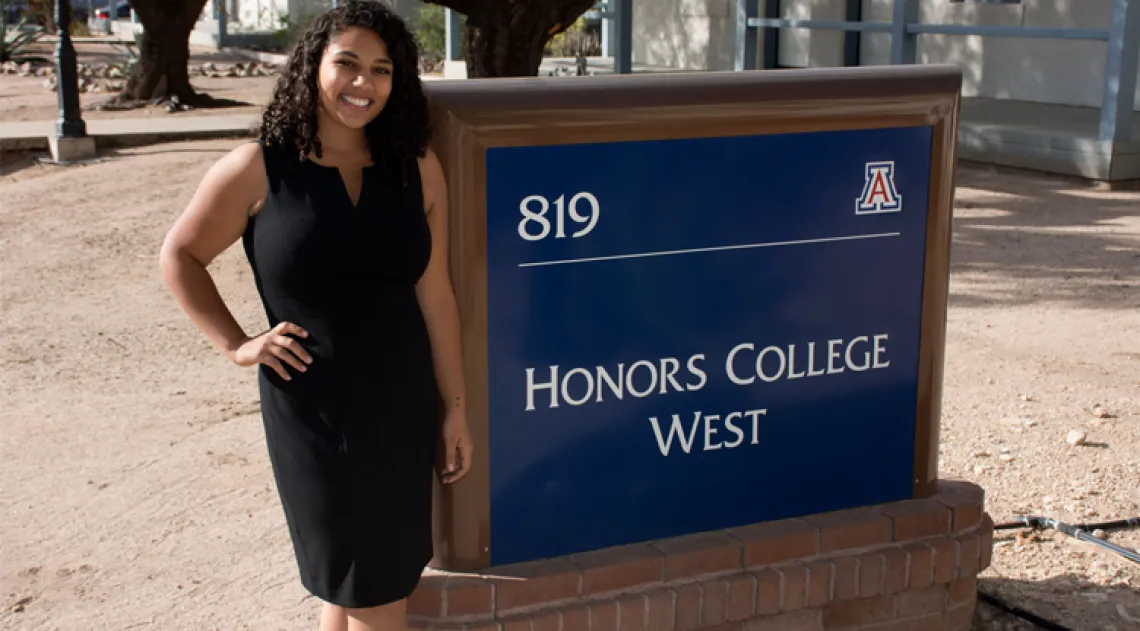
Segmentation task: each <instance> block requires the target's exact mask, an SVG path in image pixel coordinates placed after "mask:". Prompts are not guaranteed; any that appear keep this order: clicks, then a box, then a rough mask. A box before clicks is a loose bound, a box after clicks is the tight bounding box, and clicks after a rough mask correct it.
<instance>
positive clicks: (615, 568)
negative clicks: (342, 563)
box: [408, 481, 993, 631]
mask: <svg viewBox="0 0 1140 631" xmlns="http://www.w3.org/2000/svg"><path fill="white" fill-rule="evenodd" d="M984 498H985V494H984V492H983V490H982V489H981V488H980V487H977V486H976V485H973V484H970V483H967V482H957V481H941V482H939V484H938V485H936V491H935V494H934V495H933V496H932V497H929V498H923V499H916V500H904V501H901V502H892V503H888V504H882V505H875V506H864V507H858V508H852V509H847V510H840V511H834V512H831V513H822V514H816V515H807V516H802V517H798V518H789V519H780V520H774V521H770V522H764V523H760V524H749V525H743V526H739V527H734V528H728V529H722V530H715V531H711V532H702V533H693V534H690V535H685V536H681V537H671V538H668V539H660V540H654V541H646V542H641V543H635V544H630V545H623V546H618V547H613V548H607V549H604V550H595V551H590V552H584V553H580V554H574V555H569V556H565V557H558V558H553V559H545V560H541V561H533V562H528V563H520V564H516V565H510V566H499V567H491V568H487V569H486V570H484V571H479V572H448V571H441V570H436V569H428V570H426V571H425V572H424V575H423V578H422V580H421V582H420V585H419V586H418V587H417V589H416V590H415V592H414V593H413V594H412V596H411V597H410V598H409V600H408V615H409V622H410V623H411V625H412V627H413V628H417V629H427V628H430V629H452V630H453V631H460V630H464V631H475V630H476V629H488V630H497V631H506V630H508V629H515V628H519V629H527V630H531V629H534V630H537V629H540V628H548V626H549V627H550V628H560V629H562V630H563V631H569V628H570V627H568V626H567V625H571V626H574V625H577V624H579V623H578V622H576V621H583V620H585V621H589V622H588V623H585V624H586V626H584V627H582V628H583V629H584V630H586V631H588V630H589V629H594V628H595V627H596V628H601V629H625V628H627V627H628V628H634V629H639V630H642V631H650V630H651V631H679V629H681V628H685V629H698V628H699V629H715V630H716V631H720V629H721V628H726V627H725V625H726V624H731V623H733V621H736V622H737V623H739V622H742V621H757V620H759V621H764V624H765V625H768V624H776V623H779V622H780V621H793V620H794V621H797V623H799V622H805V623H806V624H808V626H810V627H812V628H820V629H823V628H827V627H828V626H829V625H833V624H838V623H839V622H843V623H844V624H845V625H864V624H883V623H887V622H889V621H892V620H895V619H896V618H897V619H898V620H900V621H903V620H905V619H906V618H909V617H910V616H916V617H921V619H923V620H925V619H926V618H927V617H931V619H932V620H933V619H937V620H939V621H941V620H943V619H944V618H945V616H947V615H949V614H947V613H946V612H947V611H951V610H952V613H953V616H955V617H960V616H961V615H962V613H961V611H960V610H961V608H962V607H967V606H969V607H971V608H972V606H973V600H972V598H973V596H972V592H971V588H970V586H971V585H973V584H974V583H973V582H974V581H975V580H976V576H977V574H978V573H979V572H981V571H982V570H984V569H986V567H987V566H988V565H989V562H990V554H989V550H988V548H991V547H992V541H993V520H992V519H990V518H989V516H988V515H987V514H986V513H985V511H984V506H983V501H984ZM900 612H901V613H900ZM904 614H905V615H904ZM900 616H902V617H900ZM946 619H947V620H948V619H949V618H946ZM627 623H628V624H627ZM816 625H819V626H818V627H817V626H816ZM749 628H751V627H749ZM762 628H768V627H767V626H763V627H762ZM773 628H775V627H773ZM796 628H799V627H796ZM805 628H806V627H805ZM876 628H877V627H876Z"/></svg>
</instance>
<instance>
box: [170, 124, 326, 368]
mask: <svg viewBox="0 0 1140 631" xmlns="http://www.w3.org/2000/svg"><path fill="white" fill-rule="evenodd" d="M265 193H266V175H265V163H264V161H263V160H262V156H261V147H260V146H259V145H258V144H257V143H252V142H251V143H246V144H243V145H242V146H240V147H238V148H236V149H234V150H233V151H231V152H230V153H228V154H226V155H225V156H224V157H223V158H222V159H221V160H219V161H218V162H216V163H215V164H214V165H213V166H212V167H210V170H209V171H207V172H206V175H205V176H204V177H203V178H202V181H201V183H200V184H199V185H198V189H197V191H195V193H194V197H193V198H192V199H191V200H190V204H189V205H188V206H187V207H186V209H185V210H184V211H183V212H182V215H181V216H179V217H178V219H177V220H176V221H175V222H174V225H173V227H171V229H170V232H169V233H167V235H166V238H165V239H164V241H163V243H162V250H161V252H160V254H159V265H160V267H161V269H162V278H163V280H164V281H165V282H166V284H167V286H168V287H170V290H171V292H172V293H173V294H174V297H175V299H176V300H177V301H178V304H179V305H180V306H181V307H182V309H183V310H184V311H185V312H186V314H187V315H188V316H189V317H190V319H191V320H192V321H193V322H194V324H195V325H196V326H197V327H198V328H199V329H201V330H202V332H203V333H205V335H206V337H207V338H209V340H210V341H211V342H212V343H213V344H214V346H216V347H217V348H218V350H220V351H221V352H222V353H223V354H224V355H225V356H226V357H227V358H229V359H230V360H231V361H233V362H235V363H237V364H238V365H242V366H248V365H253V364H255V363H264V364H266V365H268V366H270V367H271V368H274V369H275V370H276V371H277V372H278V373H279V374H281V376H282V377H283V378H286V379H288V378H289V376H288V374H287V371H286V370H285V369H284V367H282V366H281V365H280V361H285V362H287V363H289V364H291V365H293V367H294V368H296V369H298V370H302V371H303V370H304V369H305V367H304V364H305V363H307V362H309V361H311V358H310V357H309V356H308V354H307V353H306V352H305V351H304V349H303V348H301V346H300V344H298V343H297V342H296V340H293V339H292V338H289V337H288V335H289V334H294V335H301V336H305V335H307V333H306V332H305V331H304V330H303V329H301V328H300V327H298V326H296V325H295V324H292V323H288V322H283V323H281V325H278V326H277V327H275V328H274V329H273V330H271V331H267V332H266V333H264V334H262V335H259V336H258V337H256V338H251V337H249V336H247V335H246V334H245V331H243V330H242V328H241V325H239V324H238V323H237V321H236V320H235V319H234V317H233V314H232V313H230V310H229V309H228V308H227V307H226V305H225V302H223V300H222V297H221V295H220V294H219V293H218V289H217V286H216V285H215V284H214V281H213V278H211V277H210V274H209V272H208V271H207V270H206V268H207V267H208V266H209V265H210V263H211V262H212V261H213V260H214V258H216V257H217V256H218V255H219V254H221V253H222V252H224V251H225V250H226V249H227V248H229V247H230V246H231V245H233V244H234V243H235V242H236V241H237V240H238V239H239V238H241V235H242V233H243V232H244V231H245V227H246V222H247V221H248V219H249V216H250V214H251V213H252V212H253V211H254V210H255V209H256V208H258V207H259V206H260V204H261V203H262V202H263V201H264V198H265ZM285 349H288V350H290V351H292V352H291V353H290V352H283V351H285ZM279 360H280V361H279Z"/></svg>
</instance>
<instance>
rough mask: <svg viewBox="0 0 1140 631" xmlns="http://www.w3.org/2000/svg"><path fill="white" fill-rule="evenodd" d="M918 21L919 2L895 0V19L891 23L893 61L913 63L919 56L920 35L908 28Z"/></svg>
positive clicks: (896, 62)
mask: <svg viewBox="0 0 1140 631" xmlns="http://www.w3.org/2000/svg"><path fill="white" fill-rule="evenodd" d="M917 21H918V2H915V0H895V13H894V21H893V22H892V23H891V63H892V64H913V63H914V62H915V59H916V58H917V56H918V35H916V34H914V33H911V32H910V31H908V30H907V25H909V24H911V23H913V22H917Z"/></svg>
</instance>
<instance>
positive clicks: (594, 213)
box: [519, 191, 602, 241]
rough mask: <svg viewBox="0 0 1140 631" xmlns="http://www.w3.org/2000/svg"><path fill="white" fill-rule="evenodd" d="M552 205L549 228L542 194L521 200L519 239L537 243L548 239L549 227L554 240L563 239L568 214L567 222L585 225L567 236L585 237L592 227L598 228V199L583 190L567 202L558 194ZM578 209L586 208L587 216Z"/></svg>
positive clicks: (564, 197) (547, 209) (546, 206)
mask: <svg viewBox="0 0 1140 631" xmlns="http://www.w3.org/2000/svg"><path fill="white" fill-rule="evenodd" d="M553 205H554V225H553V226H552V225H551V222H550V219H549V218H548V217H547V216H546V213H547V212H549V211H550V206H551V203H550V200H548V199H546V198H545V197H543V196H542V195H530V196H528V197H526V198H524V199H523V200H522V203H520V204H519V211H520V212H521V213H522V216H523V218H522V220H521V221H519V236H520V237H522V238H523V239H526V240H527V241H541V240H543V239H545V238H547V237H548V236H550V231H551V228H553V229H554V238H555V239H565V238H566V216H567V215H569V216H570V221H572V222H574V223H576V224H586V225H585V227H583V228H582V229H581V230H578V231H577V232H574V233H571V235H570V236H571V237H583V236H586V235H587V234H589V233H590V231H592V230H593V229H594V226H597V225H598V218H599V217H601V213H602V207H601V205H600V204H599V203H598V198H597V197H594V195H593V194H592V193H587V192H585V191H583V192H581V193H578V194H577V195H574V196H573V197H571V198H570V202H569V203H567V202H566V196H565V195H559V196H558V199H556V200H554V204H553ZM582 206H586V207H588V209H589V212H588V214H585V215H583V214H582V213H581V210H582V208H581V207H582ZM536 208H537V210H536ZM536 230H537V232H536Z"/></svg>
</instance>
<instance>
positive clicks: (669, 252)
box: [519, 232, 902, 267]
mask: <svg viewBox="0 0 1140 631" xmlns="http://www.w3.org/2000/svg"><path fill="white" fill-rule="evenodd" d="M900 234H902V233H901V232H880V233H877V234H855V235H850V236H846V237H824V238H821V239H800V240H798V241H768V242H766V243H744V244H741V245H719V246H714V247H708V248H690V249H687V250H663V251H661V252H640V253H637V254H614V255H612V256H591V257H586V258H580V259H561V260H555V261H536V262H534V263H519V267H544V266H548V265H568V264H570V263H594V262H597V261H616V260H619V259H641V258H649V257H653V256H674V255H676V254H694V253H697V252H723V251H726V250H747V249H752V248H775V247H780V246H785V245H808V244H811V243H832V242H835V241H859V240H864V239H882V238H885V237H897V236H899V235H900Z"/></svg>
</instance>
